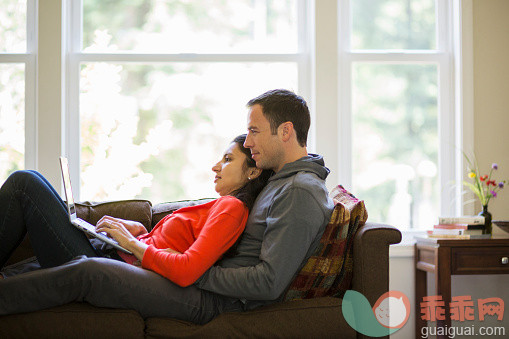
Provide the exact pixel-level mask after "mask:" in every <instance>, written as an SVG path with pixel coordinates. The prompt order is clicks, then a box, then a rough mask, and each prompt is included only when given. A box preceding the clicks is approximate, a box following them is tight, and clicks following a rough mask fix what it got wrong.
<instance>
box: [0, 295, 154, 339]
mask: <svg viewBox="0 0 509 339" xmlns="http://www.w3.org/2000/svg"><path fill="white" fill-rule="evenodd" d="M144 330H145V322H144V321H143V318H142V317H141V316H140V315H139V314H138V313H137V312H135V311H132V310H120V309H109V308H98V307H94V306H91V305H90V304H87V303H72V304H68V305H65V306H60V307H54V308H50V309H47V310H43V311H38V312H31V313H24V314H13V315H5V316H0V338H143V337H144Z"/></svg>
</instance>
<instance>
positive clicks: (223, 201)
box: [214, 195, 247, 210]
mask: <svg viewBox="0 0 509 339" xmlns="http://www.w3.org/2000/svg"><path fill="white" fill-rule="evenodd" d="M214 202H215V203H214V206H217V207H222V208H232V209H242V210H244V209H246V210H247V207H246V205H245V204H244V203H243V202H242V201H241V200H239V199H237V198H236V197H234V196H231V195H225V196H222V197H220V198H217V199H216V200H214Z"/></svg>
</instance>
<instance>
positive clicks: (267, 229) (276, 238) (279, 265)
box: [197, 154, 334, 309]
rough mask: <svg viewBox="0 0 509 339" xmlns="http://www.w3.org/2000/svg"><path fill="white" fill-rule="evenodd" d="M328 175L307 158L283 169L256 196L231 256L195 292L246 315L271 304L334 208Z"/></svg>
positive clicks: (316, 240) (315, 158) (315, 242)
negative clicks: (233, 302) (220, 298)
mask: <svg viewBox="0 0 509 339" xmlns="http://www.w3.org/2000/svg"><path fill="white" fill-rule="evenodd" d="M328 174H329V169H328V168H327V167H325V166H324V161H323V158H322V157H321V156H319V155H315V154H309V155H308V156H306V157H303V158H301V159H299V160H297V161H294V162H292V163H288V164H286V165H285V166H284V167H283V168H282V169H281V170H280V171H279V172H278V173H276V174H274V175H273V176H272V177H271V178H270V179H269V182H268V184H267V186H266V187H265V188H264V189H263V191H262V192H261V193H260V195H259V196H258V198H257V199H256V202H255V204H254V206H253V208H252V210H251V213H250V215H249V218H248V220H247V224H246V229H245V231H244V233H243V235H242V237H241V239H240V242H239V244H238V247H237V254H236V255H235V256H233V257H229V258H224V259H222V260H220V261H219V262H218V263H217V264H216V265H215V266H213V267H211V268H210V269H209V270H208V271H207V272H206V273H205V274H204V275H203V276H202V277H201V278H200V279H199V280H198V281H197V284H198V286H199V287H200V288H201V289H204V290H207V291H211V292H214V293H217V294H221V295H224V296H228V297H232V298H235V299H240V300H241V301H243V302H244V303H245V308H246V309H252V308H254V307H257V306H260V305H264V304H268V303H272V302H275V301H277V300H279V299H280V297H282V294H283V292H284V291H285V290H286V288H287V287H288V285H289V284H290V283H291V281H292V279H293V278H294V276H295V275H296V274H297V273H298V272H299V271H300V269H301V268H302V266H303V265H304V264H305V263H306V261H307V259H308V258H309V257H310V256H311V254H312V252H313V251H314V249H315V248H316V246H317V245H318V243H319V241H320V238H321V236H322V234H323V232H324V230H325V226H326V225H327V223H328V222H329V219H330V217H331V214H332V210H333V208H334V204H333V202H332V200H331V199H330V198H329V196H328V193H327V189H326V187H325V178H326V177H327V175H328Z"/></svg>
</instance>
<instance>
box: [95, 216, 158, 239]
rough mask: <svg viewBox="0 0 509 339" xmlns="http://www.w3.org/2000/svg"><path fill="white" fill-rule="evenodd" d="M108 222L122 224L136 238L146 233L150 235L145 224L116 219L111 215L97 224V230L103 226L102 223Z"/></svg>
mask: <svg viewBox="0 0 509 339" xmlns="http://www.w3.org/2000/svg"><path fill="white" fill-rule="evenodd" d="M107 221H110V222H116V223H120V224H122V226H124V227H125V229H126V230H128V231H129V233H131V234H132V235H134V236H135V237H137V236H139V235H142V234H145V233H148V232H147V229H146V228H145V226H143V224H142V223H141V222H138V221H132V220H124V219H120V218H114V217H110V216H109V215H105V216H104V217H102V218H101V219H100V220H99V221H98V222H97V225H96V229H97V227H98V226H99V225H101V224H102V223H104V222H107Z"/></svg>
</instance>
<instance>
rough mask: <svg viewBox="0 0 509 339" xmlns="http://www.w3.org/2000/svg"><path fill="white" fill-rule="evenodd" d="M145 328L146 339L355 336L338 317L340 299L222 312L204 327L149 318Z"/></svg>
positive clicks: (300, 301) (165, 319) (304, 301)
mask: <svg viewBox="0 0 509 339" xmlns="http://www.w3.org/2000/svg"><path fill="white" fill-rule="evenodd" d="M146 325H147V327H146V335H147V338H320V337H322V338H355V337H356V332H355V331H354V330H353V329H352V328H351V327H350V326H349V325H348V324H347V323H346V321H345V320H344V318H343V316H342V315H341V299H339V298H330V297H326V298H315V299H308V300H297V301H288V302H283V303H277V304H273V305H269V306H264V307H260V308H258V309H255V310H252V311H247V312H234V313H223V314H221V315H219V316H218V317H217V318H215V319H214V320H212V321H211V322H209V323H207V324H205V325H196V324H193V323H190V322H187V321H181V320H175V319H168V318H149V319H147V320H146Z"/></svg>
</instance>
